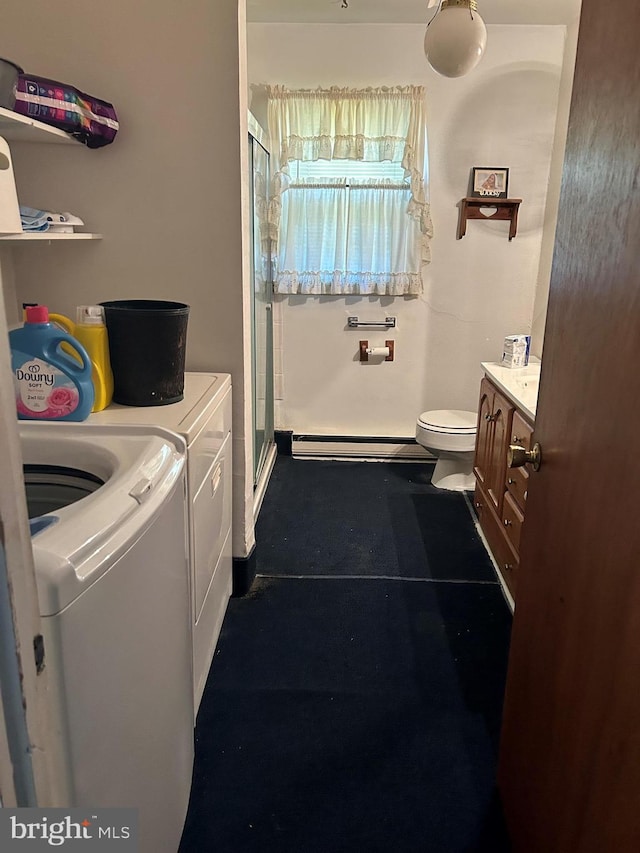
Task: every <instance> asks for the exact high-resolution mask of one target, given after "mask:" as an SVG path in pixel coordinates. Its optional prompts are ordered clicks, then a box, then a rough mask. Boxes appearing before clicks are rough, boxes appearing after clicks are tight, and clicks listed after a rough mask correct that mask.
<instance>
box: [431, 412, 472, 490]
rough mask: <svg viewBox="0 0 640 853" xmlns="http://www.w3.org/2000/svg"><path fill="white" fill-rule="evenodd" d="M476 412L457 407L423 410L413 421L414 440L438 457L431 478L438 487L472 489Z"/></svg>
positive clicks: (432, 482) (433, 484) (432, 483)
mask: <svg viewBox="0 0 640 853" xmlns="http://www.w3.org/2000/svg"><path fill="white" fill-rule="evenodd" d="M477 421H478V415H477V414H476V413H475V412H464V411H459V410H457V409H438V410H437V411H433V412H423V413H422V414H421V415H420V416H419V418H418V422H417V423H416V441H417V442H418V444H421V445H422V446H423V447H424V448H426V449H427V450H428V451H429V452H430V453H432V454H433V455H434V456H437V457H438V461H437V462H436V467H435V469H434V472H433V475H432V477H431V485H432V486H435V487H436V488H437V489H449V490H451V491H455V492H461V491H465V490H469V491H471V490H473V489H474V487H475V481H474V476H473V453H474V450H475V444H476V429H477Z"/></svg>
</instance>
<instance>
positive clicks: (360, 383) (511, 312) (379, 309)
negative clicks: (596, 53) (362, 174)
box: [248, 24, 566, 437]
mask: <svg viewBox="0 0 640 853" xmlns="http://www.w3.org/2000/svg"><path fill="white" fill-rule="evenodd" d="M565 35H566V31H565V28H564V27H562V26H499V25H495V26H490V27H489V41H488V46H487V51H486V54H485V56H484V58H483V60H482V62H481V63H480V65H479V66H478V67H477V68H476V69H475V70H474V71H473V73H471V74H470V75H469V76H468V77H463V78H459V79H456V80H448V79H445V78H442V77H439V76H438V75H437V74H435V72H433V71H432V70H431V69H430V68H429V67H428V65H427V63H426V61H425V59H424V54H423V52H422V40H423V37H424V33H423V31H422V29H421V28H420V27H416V26H415V25H409V24H396V25H389V24H386V25H380V24H361V25H339V24H318V25H302V24H249V25H248V78H249V81H250V83H251V84H252V86H253V87H256V86H259V85H260V84H265V83H280V84H283V85H286V86H288V87H291V88H296V87H300V88H312V87H315V86H331V85H345V86H354V87H359V86H383V85H396V84H402V85H406V84H410V83H412V84H423V85H425V87H426V89H427V114H428V140H429V165H430V196H431V211H432V216H433V221H434V231H435V236H434V238H433V241H432V254H433V260H432V263H431V265H430V266H428V267H427V268H426V272H425V292H424V294H423V295H422V296H421V297H418V298H405V297H395V298H393V297H384V296H383V297H356V296H350V297H304V296H289V297H277V298H276V304H275V312H274V313H275V317H274V319H275V333H276V334H275V337H276V353H275V364H276V377H275V379H276V382H275V387H276V397H277V398H279V399H277V401H276V427H277V428H278V429H291V430H293V431H294V432H295V433H311V434H323V435H372V436H403V437H406V436H412V435H413V431H414V427H415V419H416V415H417V414H418V413H419V412H421V411H424V410H426V409H441V408H455V409H471V410H475V408H476V407H477V395H478V385H479V380H480V377H481V369H480V362H481V361H493V360H496V359H497V358H498V357H499V355H500V352H501V347H502V341H503V338H504V337H505V335H508V334H515V333H528V332H530V331H531V328H532V318H533V315H534V303H535V301H536V292H537V291H538V290H539V291H541V292H542V294H543V296H544V294H545V293H546V290H547V289H548V270H543V271H542V278H543V279H544V280H541V281H539V280H538V279H539V266H540V259H541V248H542V245H543V236H544V235H545V233H546V236H547V239H553V230H554V229H555V210H554V211H546V209H545V208H546V200H547V190H548V184H549V176H550V167H551V162H552V153H553V150H554V135H555V129H556V116H557V112H558V100H559V94H560V89H561V73H562V65H563V58H564V54H565ZM252 91H253V102H252V108H253V110H254V112H256V114H257V115H258V118H262V120H263V121H264V112H263V110H264V107H265V104H264V102H263V101H262V100H261V97H260V89H259V88H258V89H256V88H253V90H252ZM561 154H562V152H561V151H560V156H561ZM555 156H558V154H557V152H556V155H555ZM479 165H480V166H485V165H488V166H508V167H509V168H510V170H511V172H510V187H509V195H510V196H511V197H518V198H522V199H523V203H522V205H521V212H520V222H519V230H518V235H517V237H516V238H515V239H514V240H512V241H511V242H510V241H509V240H508V239H507V230H506V229H507V225H506V224H505V223H487V224H485V223H483V222H472V223H470V224H469V227H468V229H467V234H466V236H465V237H464V239H462V240H456V228H457V217H458V208H457V204H458V202H459V201H460V199H461V198H462V197H463V196H465V195H466V194H467V183H468V178H469V171H470V169H471V167H472V166H479ZM556 180H557V178H556ZM554 197H557V188H555V194H554ZM549 214H551V215H549ZM545 229H546V232H545ZM549 235H550V236H549ZM539 302H540V293H538V303H539ZM349 315H358V316H359V317H360V318H361V319H365V320H366V319H372V320H380V319H383V318H384V317H385V316H387V315H393V316H395V317H397V328H395V329H392V330H388V331H385V330H380V331H375V330H371V329H366V330H365V329H361V330H350V329H347V328H346V326H347V316H349ZM388 338H392V339H394V340H395V346H396V354H395V360H394V362H392V363H387V362H382V363H373V362H370V363H369V364H361V363H360V362H359V361H358V356H357V353H358V341H359V340H360V339H368V340H369V342H370V344H371V345H375V346H377V345H381V344H383V343H384V341H385V340H386V339H388ZM540 348H541V340H537V341H536V342H535V347H534V349H536V350H537V351H539V350H540Z"/></svg>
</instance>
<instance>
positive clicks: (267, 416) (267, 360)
mask: <svg viewBox="0 0 640 853" xmlns="http://www.w3.org/2000/svg"><path fill="white" fill-rule="evenodd" d="M248 127H249V137H248V144H249V184H250V200H251V217H250V222H251V240H250V244H251V279H250V281H251V294H250V304H251V384H252V396H253V400H252V403H253V405H252V410H253V418H252V428H253V483H254V491H255V493H256V496H257V500H254V515H257V511H258V510H259V505H260V503H261V501H262V497H263V495H264V491H265V489H266V484H267V481H268V478H269V475H270V473H271V468H272V467H273V462H274V461H275V443H274V376H273V372H274V371H273V281H272V263H271V260H272V259H271V243H270V239H269V231H268V223H267V209H268V201H269V198H268V191H269V182H270V179H271V175H270V172H269V157H270V152H269V143H268V139H267V134H266V133H265V132H264V130H263V129H262V127H261V126H260V125H259V124H258V122H257V120H256V119H255V117H254V116H253V115H252V114H251V113H249V116H248Z"/></svg>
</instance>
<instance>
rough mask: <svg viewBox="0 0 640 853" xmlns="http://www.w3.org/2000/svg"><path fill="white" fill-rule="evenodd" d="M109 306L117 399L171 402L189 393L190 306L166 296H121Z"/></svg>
mask: <svg viewBox="0 0 640 853" xmlns="http://www.w3.org/2000/svg"><path fill="white" fill-rule="evenodd" d="M100 304H101V305H102V306H103V308H104V313H105V320H106V324H107V332H108V334H109V354H110V356H111V369H112V370H113V384H114V388H113V401H114V403H121V404H122V405H123V406H166V405H167V404H169V403H177V402H178V401H179V400H182V399H183V397H184V361H185V354H186V345H187V321H188V319H189V306H188V305H185V304H184V303H183V302H165V301H163V300H160V299H115V300H112V301H110V302H101V303H100Z"/></svg>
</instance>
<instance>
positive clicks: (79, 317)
mask: <svg viewBox="0 0 640 853" xmlns="http://www.w3.org/2000/svg"><path fill="white" fill-rule="evenodd" d="M49 319H50V320H51V321H53V322H54V323H57V324H58V325H59V326H61V327H62V328H63V329H64V330H65V331H66V332H68V334H70V335H72V336H73V337H74V338H75V339H76V340H77V341H79V342H80V343H81V344H82V346H83V347H84V348H85V350H86V351H87V353H88V354H89V358H90V359H91V365H92V371H91V379H92V382H93V390H94V395H95V399H94V403H93V409H92V410H91V411H93V412H100V411H102V409H106V407H107V406H108V405H109V403H110V402H111V398H112V397H113V372H112V370H111V361H110V359H109V338H108V334H107V327H106V324H105V320H104V308H103V307H102V306H101V305H79V306H78V307H77V308H76V322H75V323H74V322H73V321H72V320H70V319H69V318H68V317H65V316H64V315H63V314H49ZM64 348H65V349H66V345H65V347H64Z"/></svg>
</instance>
